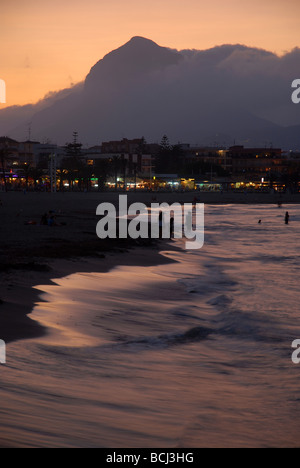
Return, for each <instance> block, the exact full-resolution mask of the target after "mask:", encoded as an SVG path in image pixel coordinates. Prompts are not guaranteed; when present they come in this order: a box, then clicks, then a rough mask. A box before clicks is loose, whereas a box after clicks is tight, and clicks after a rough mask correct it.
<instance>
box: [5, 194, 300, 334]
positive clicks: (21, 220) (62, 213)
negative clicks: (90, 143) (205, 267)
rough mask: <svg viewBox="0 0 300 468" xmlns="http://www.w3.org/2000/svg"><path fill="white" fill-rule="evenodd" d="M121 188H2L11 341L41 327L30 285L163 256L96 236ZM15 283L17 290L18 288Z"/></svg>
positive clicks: (203, 197) (250, 199)
mask: <svg viewBox="0 0 300 468" xmlns="http://www.w3.org/2000/svg"><path fill="white" fill-rule="evenodd" d="M119 195H122V193H114V192H111V193H52V194H50V193H32V192H29V193H25V194H24V193H23V192H9V193H1V194H0V200H1V204H0V217H1V218H0V219H1V230H0V242H1V247H0V277H1V281H0V301H1V303H0V307H1V315H0V327H1V329H2V336H1V338H2V339H4V340H5V341H10V340H14V339H18V338H26V337H28V338H30V337H34V336H36V335H39V334H40V333H43V330H42V329H41V327H40V326H39V325H38V324H35V323H33V322H32V321H31V320H30V317H28V314H30V311H31V309H32V307H33V304H34V302H35V300H37V299H38V294H37V292H36V291H34V290H33V289H32V288H33V286H35V285H36V284H38V283H40V282H41V280H42V282H49V281H51V278H53V277H63V276H67V275H68V274H71V273H72V272H74V273H75V272H77V271H78V269H80V271H107V270H109V269H111V268H112V266H113V265H118V264H124V263H125V264H127V265H130V264H131V263H132V262H133V263H134V264H145V265H147V264H148V265H149V264H151V262H152V263H153V262H154V264H156V263H159V262H164V261H165V260H164V258H163V257H162V256H161V255H159V250H158V249H157V247H155V246H154V245H153V243H151V242H150V247H151V248H150V249H148V252H150V254H148V253H146V251H145V250H144V249H143V250H140V252H139V253H140V255H139V254H138V253H137V252H135V254H134V255H130V254H128V255H126V256H125V255H124V253H126V252H127V253H128V249H130V248H135V249H137V248H138V247H139V246H140V247H145V246H146V245H147V244H148V242H146V241H145V240H144V241H141V240H140V241H132V240H130V239H123V240H121V239H118V240H111V239H107V240H100V239H98V238H97V236H96V224H97V221H98V218H97V216H96V209H97V206H98V204H100V203H103V202H110V203H113V204H114V205H115V206H117V205H118V200H119ZM127 195H128V203H133V202H135V201H140V202H142V203H145V204H147V205H148V206H150V204H151V203H153V202H158V203H163V202H167V203H169V204H172V203H176V202H180V203H193V202H194V201H195V197H196V198H197V200H198V201H199V202H201V203H206V204H227V203H238V204H248V203H249V204H266V203H267V204H271V205H272V204H274V205H276V204H277V203H278V201H279V200H280V201H281V202H282V203H298V202H299V201H300V194H294V195H291V194H282V195H279V194H258V193H248V194H244V193H242V194H240V193H231V192H228V193H223V194H221V193H218V192H217V193H210V192H208V193H203V192H202V193H198V192H197V193H194V192H186V193H180V192H179V193H178V192H173V193H160V192H153V193H133V192H130V193H128V194H127ZM48 212H52V213H53V215H54V216H55V224H56V225H55V226H52V227H49V226H42V225H41V219H42V217H43V215H44V214H45V213H48ZM16 289H17V290H18V293H17V294H16Z"/></svg>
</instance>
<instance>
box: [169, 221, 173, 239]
mask: <svg viewBox="0 0 300 468" xmlns="http://www.w3.org/2000/svg"><path fill="white" fill-rule="evenodd" d="M173 237H174V218H171V220H170V238H171V239H173Z"/></svg>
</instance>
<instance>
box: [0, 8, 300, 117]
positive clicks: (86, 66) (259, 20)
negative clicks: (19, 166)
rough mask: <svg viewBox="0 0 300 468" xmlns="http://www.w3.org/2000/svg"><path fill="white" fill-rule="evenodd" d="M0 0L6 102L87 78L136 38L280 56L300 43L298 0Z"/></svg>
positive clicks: (0, 68) (0, 67) (0, 75)
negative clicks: (228, 45) (256, 50)
mask: <svg viewBox="0 0 300 468" xmlns="http://www.w3.org/2000/svg"><path fill="white" fill-rule="evenodd" d="M0 1H1V5H0V14H1V24H0V40H1V47H0V79H4V80H5V82H6V87H7V102H6V105H7V106H9V105H14V104H27V103H33V102H36V101H37V100H39V99H40V98H42V97H43V96H44V95H45V94H46V93H48V92H49V91H56V90H59V89H62V88H65V87H68V86H70V84H71V83H76V82H79V81H81V80H83V79H84V78H85V76H86V74H87V73H88V72H89V70H90V68H91V66H93V65H94V64H95V63H96V62H97V61H98V60H99V59H101V58H102V57H103V56H104V55H105V54H106V53H108V52H110V51H111V50H113V49H115V48H117V47H119V46H121V45H122V44H124V43H125V42H127V41H128V40H129V39H130V38H131V37H133V36H144V37H147V38H149V39H152V40H154V41H155V42H157V43H158V44H159V45H162V46H167V47H173V48H177V49H184V48H195V49H206V48H209V47H213V46H215V45H220V44H224V43H234V44H235V43H242V44H245V45H248V46H255V47H260V48H265V49H268V50H270V51H273V52H277V53H278V54H281V53H283V52H284V51H287V50H291V49H292V48H294V47H295V46H300V34H299V31H300V2H299V0H228V1H226V0H208V1H203V0H184V1H183V0H0ZM3 107H5V104H0V108H3Z"/></svg>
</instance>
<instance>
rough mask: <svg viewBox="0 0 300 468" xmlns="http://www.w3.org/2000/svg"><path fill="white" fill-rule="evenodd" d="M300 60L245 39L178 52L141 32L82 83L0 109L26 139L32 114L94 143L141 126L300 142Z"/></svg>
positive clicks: (0, 123)
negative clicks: (296, 94)
mask: <svg viewBox="0 0 300 468" xmlns="http://www.w3.org/2000/svg"><path fill="white" fill-rule="evenodd" d="M287 65H288V66H287ZM299 66H300V50H299V49H294V51H292V52H290V53H287V54H286V55H285V56H283V57H278V56H277V55H275V54H273V53H272V52H268V51H265V50H264V49H256V48H251V47H247V46H243V45H240V44H237V45H231V44H224V45H222V46H217V47H214V48H211V49H208V50H195V49H191V50H182V51H177V50H175V49H170V48H167V47H161V46H159V45H158V44H156V43H155V42H154V41H152V40H150V39H146V38H143V37H141V36H133V37H132V38H131V39H130V40H129V41H128V42H127V43H125V44H124V45H122V46H121V47H119V48H117V49H115V50H113V51H111V52H109V53H108V54H106V55H105V56H104V57H103V58H102V59H101V60H99V61H98V62H97V63H96V64H95V65H94V66H93V67H91V69H90V71H89V73H88V74H87V76H86V78H85V80H84V81H83V82H82V83H79V84H77V85H76V86H74V87H72V88H69V89H66V90H63V91H60V92H58V93H52V96H51V94H50V95H49V96H47V98H46V99H44V100H41V101H40V102H39V103H37V104H36V105H33V106H21V107H14V108H6V109H3V110H0V134H7V135H8V136H11V137H13V138H16V139H25V135H26V134H27V133H28V125H29V123H30V125H31V130H32V134H33V136H34V138H35V139H39V140H41V141H42V140H44V139H51V140H52V141H54V142H57V143H59V144H65V143H66V141H68V140H69V139H70V138H71V135H72V133H73V131H74V130H76V131H78V132H79V135H80V136H81V139H82V141H83V143H89V144H97V143H99V142H101V141H105V140H108V139H119V138H123V137H128V138H134V137H137V136H142V135H144V136H145V138H146V139H147V140H148V141H160V139H161V137H162V135H163V134H168V136H169V138H170V140H171V141H172V140H173V141H174V142H178V141H184V142H191V143H195V142H198V143H199V144H201V143H203V144H209V143H212V141H211V140H212V136H213V135H217V134H218V135H220V134H222V135H227V137H226V141H224V142H219V144H223V143H225V144H230V142H231V143H232V142H233V141H234V140H235V141H236V142H238V143H240V144H244V145H245V146H247V145H259V146H261V145H264V146H265V145H266V143H267V142H268V144H269V143H271V142H272V143H273V145H276V146H281V147H285V148H286V149H299V147H300V138H299V135H300V131H299V130H300V112H299V111H298V109H297V108H296V106H295V105H293V104H292V102H291V90H290V83H291V82H292V79H293V78H294V75H293V74H294V73H295V70H297V69H298V68H299ZM292 77H293V78H292ZM270 83H271V85H270ZM299 109H300V106H299Z"/></svg>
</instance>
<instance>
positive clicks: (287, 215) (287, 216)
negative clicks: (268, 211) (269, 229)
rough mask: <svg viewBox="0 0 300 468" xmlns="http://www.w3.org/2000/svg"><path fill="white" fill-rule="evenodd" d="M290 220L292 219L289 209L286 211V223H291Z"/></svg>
mask: <svg viewBox="0 0 300 468" xmlns="http://www.w3.org/2000/svg"><path fill="white" fill-rule="evenodd" d="M289 221H290V214H289V212H288V211H287V212H286V213H285V224H289Z"/></svg>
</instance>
